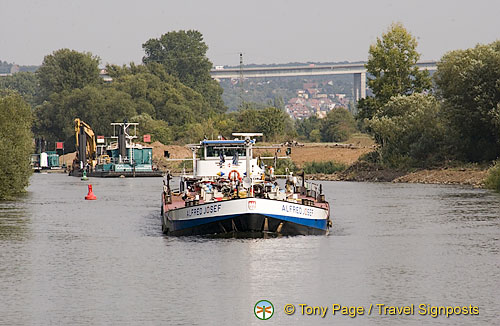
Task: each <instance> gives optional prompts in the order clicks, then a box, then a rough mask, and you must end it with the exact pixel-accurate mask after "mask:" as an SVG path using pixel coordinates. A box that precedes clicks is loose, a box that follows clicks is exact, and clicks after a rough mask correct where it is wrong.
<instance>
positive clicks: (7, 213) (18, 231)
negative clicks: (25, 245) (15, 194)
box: [0, 197, 29, 241]
mask: <svg viewBox="0 0 500 326" xmlns="http://www.w3.org/2000/svg"><path fill="white" fill-rule="evenodd" d="M22 199H23V198H22V197H21V198H20V200H22ZM28 231H29V219H28V214H27V212H26V209H25V207H24V205H23V203H22V202H19V201H0V241H4V240H5V241H7V240H17V241H21V240H23V239H25V238H26V237H27V234H28Z"/></svg>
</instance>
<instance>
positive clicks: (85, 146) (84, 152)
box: [75, 118, 97, 168]
mask: <svg viewBox="0 0 500 326" xmlns="http://www.w3.org/2000/svg"><path fill="white" fill-rule="evenodd" d="M75 136H76V152H77V159H78V161H79V162H83V166H84V167H85V165H87V164H88V165H90V166H92V168H93V167H94V166H95V164H96V162H97V161H96V152H97V144H96V137H95V134H94V131H93V130H92V128H90V126H89V125H88V124H87V123H85V122H83V121H82V120H80V119H79V118H76V119H75Z"/></svg>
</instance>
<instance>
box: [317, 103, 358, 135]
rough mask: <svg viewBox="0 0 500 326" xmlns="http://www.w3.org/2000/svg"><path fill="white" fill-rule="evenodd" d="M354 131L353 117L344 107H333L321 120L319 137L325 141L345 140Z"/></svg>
mask: <svg viewBox="0 0 500 326" xmlns="http://www.w3.org/2000/svg"><path fill="white" fill-rule="evenodd" d="M355 131H356V123H355V122H354V117H353V116H352V114H351V113H350V112H349V111H347V110H346V109H344V108H338V109H333V110H332V111H330V112H328V114H327V115H326V118H324V119H323V120H322V121H321V139H322V140H323V141H325V142H342V141H346V140H347V139H348V138H349V136H351V134H352V133H354V132H355Z"/></svg>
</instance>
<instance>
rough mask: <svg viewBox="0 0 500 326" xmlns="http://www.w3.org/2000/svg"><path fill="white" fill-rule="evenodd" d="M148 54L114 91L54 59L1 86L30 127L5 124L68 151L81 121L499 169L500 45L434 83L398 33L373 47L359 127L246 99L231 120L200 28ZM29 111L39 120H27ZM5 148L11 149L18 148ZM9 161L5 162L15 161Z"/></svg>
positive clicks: (177, 135)
mask: <svg viewBox="0 0 500 326" xmlns="http://www.w3.org/2000/svg"><path fill="white" fill-rule="evenodd" d="M142 46H143V49H144V52H145V55H144V57H143V60H142V64H140V65H136V64H133V63H131V64H130V65H124V66H117V65H107V67H106V69H107V71H108V73H109V75H110V77H111V78H112V79H113V81H112V82H111V83H108V82H105V81H104V80H103V79H102V78H100V76H99V63H100V59H99V57H97V56H95V55H93V54H92V53H82V52H77V51H74V50H70V49H60V50H57V51H54V52H53V53H51V54H49V55H47V56H45V58H44V60H43V63H42V65H41V67H40V68H39V69H38V70H37V71H36V73H30V72H21V73H16V74H14V75H12V76H8V77H3V78H1V79H0V89H3V90H5V89H7V90H15V91H16V92H17V94H14V93H12V92H7V93H6V91H4V92H3V93H2V101H3V102H2V110H4V111H5V114H4V112H3V111H2V114H3V115H6V116H10V115H11V114H14V113H13V111H12V110H19V112H21V114H19V117H20V118H23V117H24V118H26V119H27V120H26V123H21V122H20V121H17V120H9V119H3V120H2V123H3V124H6V125H9V126H12V123H15V125H17V126H20V127H22V128H28V129H27V130H25V131H26V133H24V134H23V135H25V136H26V135H30V132H31V131H30V128H29V127H31V121H33V126H32V131H33V133H34V134H35V135H36V136H43V137H44V138H45V139H46V140H48V141H49V142H52V143H53V142H55V141H64V142H65V145H66V146H65V147H66V148H72V146H73V144H74V142H75V139H74V131H73V119H74V118H75V117H79V118H81V119H82V120H84V121H86V122H87V123H89V124H90V125H91V126H92V128H93V129H94V131H95V132H96V133H97V134H102V135H109V134H110V133H111V130H110V123H111V122H116V121H123V120H128V121H136V122H139V123H140V129H139V130H140V132H141V133H149V134H151V135H152V138H153V141H154V140H158V141H161V142H163V143H171V142H178V143H187V142H197V141H199V140H200V139H202V138H204V137H212V136H216V135H224V136H226V137H227V136H230V134H231V132H235V131H241V132H252V131H253V132H263V133H264V135H265V140H268V141H281V140H290V139H293V138H297V137H299V138H301V139H304V140H309V141H326V142H331V141H344V140H346V139H347V138H348V137H349V135H350V134H351V133H352V132H354V131H356V130H357V129H359V130H362V131H364V132H368V133H370V134H372V135H373V137H374V139H375V141H376V142H377V143H378V144H379V149H378V150H377V152H376V155H371V156H370V157H371V158H372V160H374V161H376V162H377V163H378V164H383V165H387V166H390V167H397V168H410V167H431V166H436V165H440V164H443V163H444V162H449V161H460V162H491V161H492V160H495V159H496V158H498V157H499V155H500V104H499V103H500V87H499V85H500V41H496V42H493V43H491V44H485V45H484V44H482V45H481V44H480V45H477V46H476V47H474V48H471V49H466V50H455V51H451V52H449V53H447V54H445V55H444V56H443V58H441V60H440V62H439V63H438V69H437V71H436V73H435V74H434V76H433V78H431V77H430V76H429V74H428V72H426V71H419V70H418V69H417V68H416V66H415V64H416V62H417V61H418V60H419V57H420V55H419V53H418V52H417V51H416V47H417V42H416V39H415V38H414V37H413V36H412V35H411V34H410V33H408V31H407V30H406V29H405V28H404V26H403V25H401V24H399V23H396V24H393V25H391V26H390V27H389V29H388V30H387V32H386V33H384V34H383V35H382V36H381V37H380V38H378V39H377V41H376V43H375V44H373V45H371V46H370V48H369V58H368V59H369V60H368V62H367V64H366V68H367V71H368V86H369V88H370V90H371V91H372V93H373V96H370V97H368V98H366V99H363V100H361V101H360V102H359V103H358V114H357V115H356V117H355V118H356V120H355V119H354V117H353V116H352V115H351V113H350V112H349V111H347V110H344V109H335V110H333V111H331V112H329V113H328V114H327V116H326V118H324V119H318V118H316V117H311V118H308V119H305V120H301V121H298V122H294V121H292V120H291V119H290V118H289V116H288V115H287V114H286V113H285V112H284V110H283V103H282V101H280V100H279V99H276V98H275V100H274V101H272V102H269V103H268V104H267V105H256V104H254V103H247V102H242V103H241V105H240V107H239V110H237V111H235V112H229V113H227V112H226V109H227V108H226V106H225V105H224V102H223V100H222V93H223V91H222V88H221V87H220V85H219V84H218V83H217V82H216V81H214V80H213V79H211V77H210V68H211V67H212V63H211V62H210V61H209V59H208V58H207V56H206V52H207V50H208V46H207V45H206V44H205V42H204V41H203V36H202V34H201V33H199V32H198V31H193V30H190V31H182V30H181V31H173V32H169V33H166V34H164V35H162V36H161V37H159V38H157V39H155V38H153V39H150V40H148V41H146V42H145V43H144V44H143V45H142ZM26 108H28V109H29V108H31V110H28V111H27V112H29V113H30V114H29V115H26V114H24V113H22V112H25V111H26ZM0 127H3V125H0ZM6 130H10V129H6ZM21 139H24V138H22V137H21ZM1 141H2V142H3V143H2V144H3V145H2V146H7V145H8V144H9V142H10V141H11V139H9V138H6V137H2V138H1ZM6 144H7V145H6ZM21 147H22V146H21ZM0 153H1V155H2V156H1V157H2V160H4V162H7V160H5V156H6V154H4V153H6V152H3V151H2V152H0ZM5 164H6V165H4V166H8V163H5ZM23 164H24V163H23ZM23 166H24V165H23ZM23 171H24V170H23ZM21 175H25V174H24V172H22V173H21ZM13 180H14V179H13ZM21 185H22V183H21Z"/></svg>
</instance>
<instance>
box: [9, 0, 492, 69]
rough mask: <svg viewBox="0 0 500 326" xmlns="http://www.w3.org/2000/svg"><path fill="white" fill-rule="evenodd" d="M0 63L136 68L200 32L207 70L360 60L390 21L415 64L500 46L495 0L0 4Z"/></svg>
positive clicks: (54, 0)
mask: <svg viewBox="0 0 500 326" xmlns="http://www.w3.org/2000/svg"><path fill="white" fill-rule="evenodd" d="M0 12H1V15H0V60H3V61H8V62H15V63H17V64H22V65H39V64H41V62H42V60H43V57H44V56H45V55H47V54H50V53H52V52H53V51H55V50H58V49H61V48H70V49H74V50H77V51H90V52H92V53H93V54H94V55H97V56H99V57H100V58H101V63H102V65H105V64H106V63H115V64H125V63H129V62H131V61H133V62H136V63H140V62H141V59H142V56H143V55H144V52H143V51H142V44H143V43H144V42H145V41H147V40H148V39H150V38H157V37H159V36H160V35H162V34H164V33H166V32H169V31H172V30H180V29H196V30H198V31H200V32H201V33H202V34H203V35H204V38H205V42H206V43H207V44H208V46H209V51H208V57H209V58H210V59H211V61H212V62H213V63H214V65H237V64H238V63H239V52H243V54H244V62H245V63H263V64H269V63H287V62H307V61H316V62H327V61H329V62H332V61H359V60H366V59H367V53H368V47H369V45H370V44H372V43H374V42H375V40H376V38H377V37H379V36H380V35H381V34H382V33H383V32H384V31H386V30H387V27H388V26H389V25H390V24H391V23H392V22H394V21H400V22H402V23H403V24H404V26H405V27H406V28H407V29H408V30H409V31H410V32H411V33H412V34H413V35H414V36H415V37H417V39H418V41H419V47H418V51H419V52H420V53H421V54H422V59H423V60H437V59H439V58H440V57H441V56H442V55H443V54H444V53H446V52H447V51H450V50H453V49H464V48H468V47H473V46H474V45H476V44H477V43H489V42H492V41H494V40H496V39H500V1H499V0H474V1H464V0H459V1H453V0H420V1H419V0H411V1H410V0H358V1H355V0H354V1H353V0H342V1H339V0H322V1H320V0H308V1H299V0H289V1H285V0H266V1H262V0H248V1H239V0H231V1H230V0H198V1H194V0H176V1H171V0H138V1H132V0H0Z"/></svg>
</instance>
